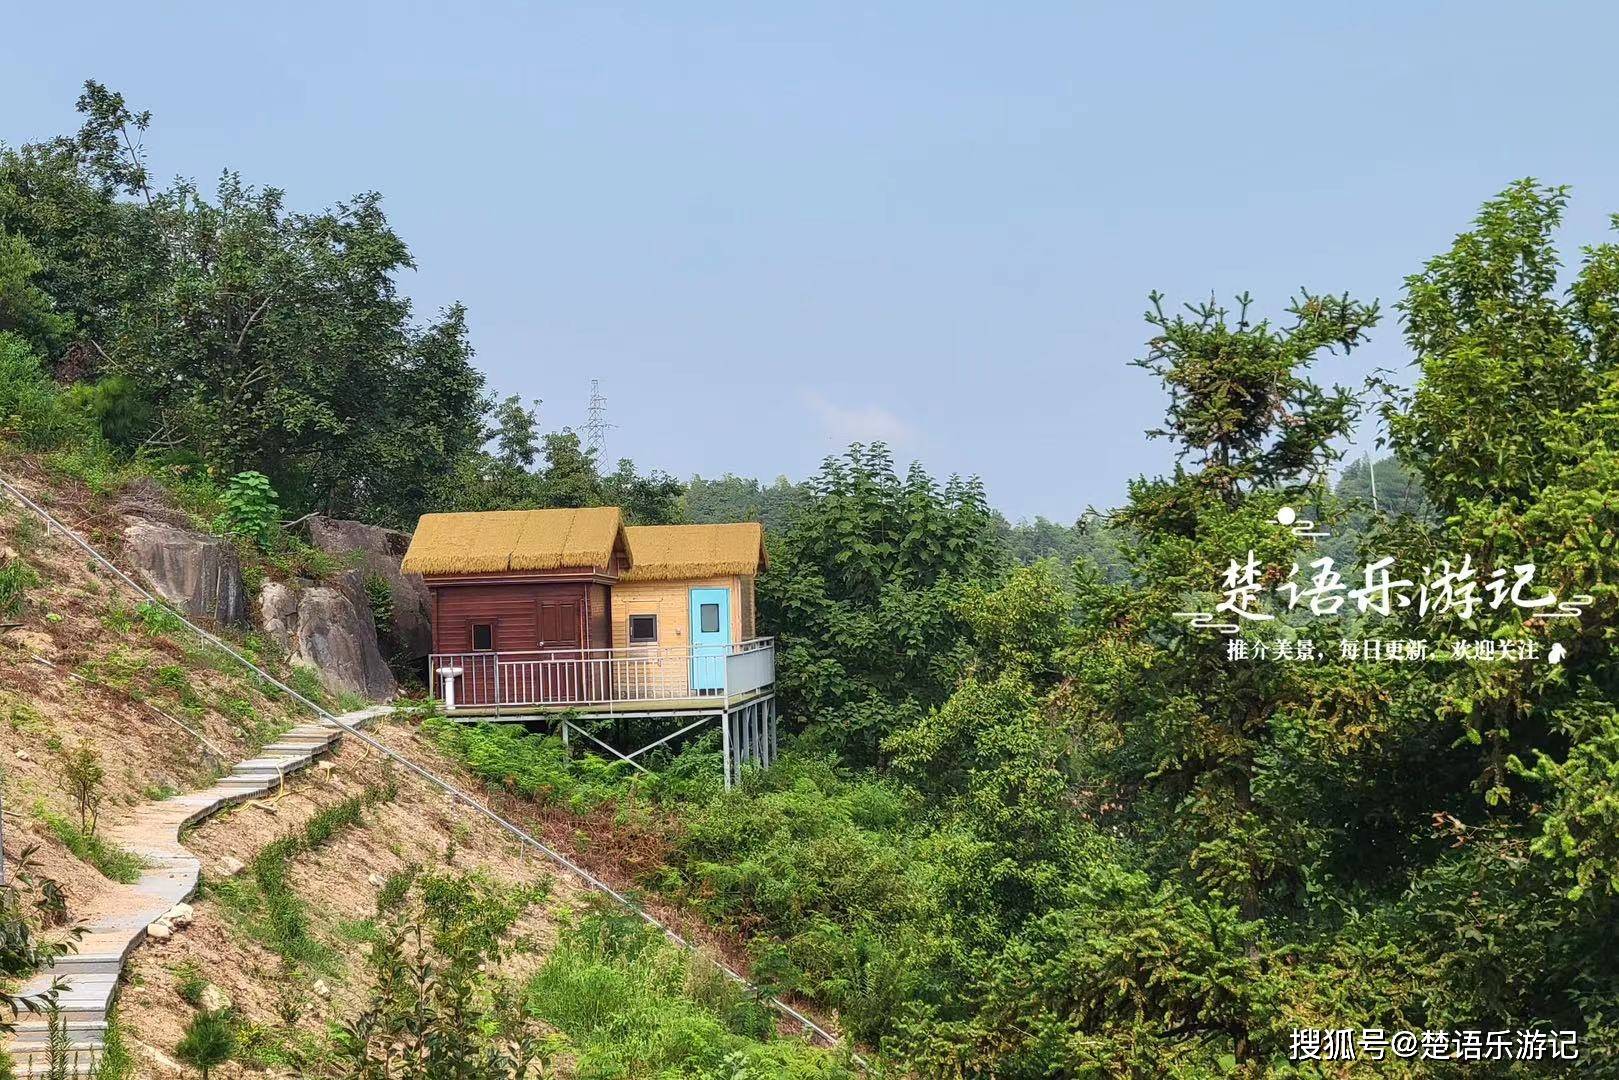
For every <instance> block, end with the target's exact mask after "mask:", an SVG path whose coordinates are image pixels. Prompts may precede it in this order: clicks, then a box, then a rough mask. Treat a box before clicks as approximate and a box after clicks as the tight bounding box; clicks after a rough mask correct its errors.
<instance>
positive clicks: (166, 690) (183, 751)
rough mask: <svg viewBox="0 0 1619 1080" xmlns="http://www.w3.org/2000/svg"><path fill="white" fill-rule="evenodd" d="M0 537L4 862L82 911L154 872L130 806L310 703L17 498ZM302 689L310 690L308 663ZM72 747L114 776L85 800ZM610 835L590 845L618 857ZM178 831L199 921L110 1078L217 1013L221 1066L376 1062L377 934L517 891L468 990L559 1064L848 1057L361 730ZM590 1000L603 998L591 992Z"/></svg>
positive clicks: (138, 1014) (585, 1067)
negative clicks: (97, 560)
mask: <svg viewBox="0 0 1619 1080" xmlns="http://www.w3.org/2000/svg"><path fill="white" fill-rule="evenodd" d="M8 475H14V473H12V472H10V471H9V467H8ZM25 490H27V492H28V494H29V495H30V497H31V498H35V499H37V500H39V501H41V502H42V503H44V504H46V505H49V506H50V507H51V508H52V512H53V513H55V514H57V515H58V516H59V517H61V518H62V519H63V520H65V521H70V522H72V524H73V527H74V528H75V529H76V530H78V531H81V533H83V534H86V535H89V536H91V537H92V538H93V539H94V538H96V537H97V535H98V534H99V536H100V538H101V539H102V540H104V541H106V540H110V539H111V536H112V529H113V522H112V521H111V520H110V519H109V518H108V516H107V511H106V506H107V499H105V498H98V497H97V496H95V495H94V494H93V493H91V492H90V491H88V490H87V489H84V488H82V487H79V486H76V485H73V484H70V483H67V482H61V481H58V480H55V479H48V478H47V477H45V476H44V475H43V474H40V473H37V472H36V473H34V474H33V476H32V477H31V479H29V480H28V481H27V482H26V484H25ZM0 552H3V553H4V555H5V562H6V564H7V565H8V566H10V567H12V568H13V569H12V570H11V574H12V575H13V580H14V581H16V582H17V583H18V587H17V589H16V590H15V592H14V595H15V597H16V603H15V604H13V605H12V607H13V609H14V614H11V615H8V616H6V617H5V618H4V619H3V620H0V622H3V623H4V624H5V625H4V628H3V629H0V687H3V690H0V739H3V742H0V746H3V750H4V753H3V756H0V769H3V773H0V791H3V794H4V796H5V805H6V819H5V825H6V828H5V851H6V854H7V858H8V861H9V862H10V863H11V865H13V866H15V865H16V862H17V860H18V859H19V857H20V856H21V855H22V854H23V852H24V851H25V850H27V849H34V850H33V853H32V855H31V861H32V863H33V865H34V869H33V874H34V876H35V877H36V878H37V879H46V878H48V879H51V880H53V881H56V882H59V883H60V884H61V887H62V891H63V893H64V895H65V901H66V905H65V906H66V912H65V914H66V916H67V922H68V923H69V924H71V923H72V922H73V921H74V920H75V919H77V918H78V917H79V916H80V915H81V914H82V913H83V912H84V911H86V910H87V909H89V908H90V907H91V906H93V904H94V902H95V900H96V898H97V897H98V896H100V895H103V894H104V893H105V892H106V891H107V890H108V889H109V888H110V887H111V886H112V881H113V880H115V879H121V880H128V879H129V877H130V876H131V875H134V874H138V873H139V872H140V866H139V863H138V860H134V859H133V858H132V857H131V856H130V855H129V853H127V852H122V851H120V850H118V849H117V848H116V846H115V845H112V844H110V843H109V842H108V839H107V838H108V837H109V836H115V835H117V833H118V825H119V823H120V821H122V820H126V819H127V818H128V817H129V816H130V815H131V813H132V812H133V811H134V810H135V809H136V808H137V807H142V806H147V805H150V804H152V803H153V802H154V801H161V800H164V799H168V798H172V797H174V796H175V795H176V794H178V793H183V792H188V791H194V790H196V789H198V788H201V787H205V786H207V785H208V784H210V783H211V782H213V780H214V779H215V777H217V776H218V775H220V774H221V773H222V772H223V771H225V770H226V769H228V768H229V767H230V766H231V765H232V764H234V763H235V762H236V761H239V760H243V759H247V758H251V757H253V756H254V755H255V754H257V753H258V752H259V751H260V749H261V748H263V747H264V746H266V745H267V744H269V743H272V742H273V741H274V740H275V739H276V737H277V736H278V735H279V734H280V733H281V732H283V731H285V730H287V729H288V728H290V727H291V726H292V725H293V724H294V723H297V722H300V721H303V720H306V719H308V716H307V713H305V712H303V711H302V710H301V707H300V706H298V705H297V704H296V703H295V702H293V701H292V700H291V699H290V698H289V697H288V696H287V695H285V694H284V693H282V692H280V691H278V690H276V689H275V688H274V687H272V686H270V685H269V684H267V683H265V682H264V681H263V680H262V679H260V678H258V677H257V676H255V675H253V674H252V673H251V672H250V671H248V670H247V669H245V668H244V667H242V666H241V665H240V664H239V663H237V662H235V661H233V660H231V659H229V658H228V657H226V656H225V655H224V654H222V653H220V652H219V651H218V650H217V649H213V648H211V647H209V646H206V645H205V644H204V643H202V642H201V641H200V639H197V638H196V637H195V636H194V635H192V634H191V633H190V632H189V631H188V630H186V629H185V628H184V627H183V626H182V625H181V624H180V623H179V622H178V620H176V619H174V618H173V617H172V616H171V615H169V614H168V613H167V612H165V611H164V610H163V609H161V608H158V607H155V606H153V605H150V604H144V603H142V602H141V601H140V600H139V598H138V597H136V596H134V595H132V594H131V593H130V591H129V590H128V589H127V587H126V586H123V585H122V584H121V583H120V582H118V581H117V580H116V579H115V578H114V577H113V576H112V575H110V574H108V573H106V572H105V571H104V570H102V569H99V568H98V567H97V566H96V565H95V564H94V563H93V562H91V561H89V560H87V559H86V558H85V557H84V554H83V552H82V551H79V550H78V549H77V548H74V547H72V546H71V545H70V544H68V543H67V542H66V541H65V540H64V539H63V538H61V537H60V536H57V535H54V534H51V533H48V532H47V531H46V530H44V529H43V528H42V527H41V526H40V525H39V524H38V523H37V521H36V520H35V519H33V518H31V517H29V516H28V515H26V514H25V513H23V512H21V511H20V509H19V508H18V507H17V506H16V505H15V504H13V503H10V502H4V501H0ZM17 567H21V568H23V569H22V570H20V571H19V570H17V569H16V568H17ZM232 644H233V646H235V647H239V648H241V649H242V650H243V651H245V652H247V653H248V654H249V655H251V656H253V658H254V659H255V660H256V661H258V662H261V663H262V664H263V665H265V666H266V667H267V668H268V669H270V670H272V671H273V672H275V673H276V674H277V675H278V677H281V678H287V679H296V678H298V677H297V676H296V674H295V673H294V672H293V671H292V670H290V669H289V668H288V667H287V665H286V664H285V661H284V658H282V657H280V656H277V655H275V654H274V650H273V649H271V648H270V647H269V646H267V645H266V644H265V643H264V642H263V641H262V640H259V639H258V638H257V637H256V635H253V634H244V635H237V636H235V637H234V638H233V640H232ZM298 685H299V689H300V692H304V691H305V690H306V689H308V691H309V692H310V693H317V692H318V691H317V690H316V689H315V688H313V687H311V686H309V685H308V680H307V679H305V680H304V681H303V682H300V683H298ZM375 737H377V738H378V739H379V740H381V741H383V742H384V743H386V744H387V745H389V746H392V747H395V748H397V749H399V750H400V751H401V752H403V753H404V754H406V755H407V756H408V757H409V759H410V760H412V761H413V762H415V763H417V764H419V765H420V766H422V767H423V768H425V769H427V770H429V771H431V772H433V773H434V774H436V775H439V776H441V777H444V778H445V779H448V780H450V781H451V782H453V783H458V784H461V785H464V786H466V787H467V788H468V789H473V788H474V787H475V781H474V778H472V777H471V776H469V775H467V774H466V773H465V772H464V771H463V770H462V769H461V767H460V766H459V765H457V764H456V763H455V762H453V761H451V760H450V759H449V758H447V757H446V756H445V755H444V754H443V753H441V752H440V751H439V750H438V749H437V748H436V746H435V744H434V742H433V741H432V740H431V739H429V738H428V737H426V736H424V735H423V734H422V733H420V732H419V731H418V730H417V729H416V727H415V726H414V724H413V723H412V722H411V721H410V720H408V719H404V718H397V719H393V720H390V721H386V722H382V723H380V724H379V726H378V727H377V729H376V730H375ZM75 761H77V762H79V763H80V764H81V765H82V764H83V763H85V762H90V763H93V765H94V766H95V768H96V769H98V770H99V773H100V775H99V778H97V779H95V780H94V781H93V782H92V783H90V785H89V789H90V790H89V797H88V798H87V800H86V804H87V805H86V807H84V808H82V809H86V810H87V812H86V813H85V814H83V815H81V812H80V811H81V806H80V802H79V800H78V799H77V798H75V796H74V794H73V792H72V788H73V783H72V779H71V778H72V776H73V775H75V769H74V766H73V764H72V763H73V762H75ZM81 773H82V770H81ZM532 824H533V827H535V828H546V827H547V825H546V823H545V822H543V821H536V822H534V823H532ZM578 824H579V823H578V822H576V823H575V827H577V825H578ZM549 831H551V832H557V831H566V830H559V829H557V828H552V829H550V830H549ZM602 841H603V842H602V843H600V844H597V845H594V848H595V850H594V852H593V854H595V855H596V856H597V858H601V857H602V855H603V854H604V853H609V852H611V850H612V846H613V845H612V843H611V840H610V838H608V837H602ZM183 842H184V844H185V846H186V847H187V849H188V850H189V851H191V852H192V853H194V854H195V855H197V856H198V857H199V858H200V860H201V862H202V887H201V889H200V892H199V894H198V896H197V898H196V899H195V901H194V912H193V915H192V919H191V921H190V923H189V925H185V926H183V927H182V928H180V929H178V930H177V931H176V932H175V933H174V934H173V936H172V937H169V938H167V939H166V940H161V941H160V940H149V941H147V942H146V943H145V944H144V945H143V946H142V947H141V948H139V949H138V950H137V951H136V952H135V953H134V954H133V955H132V956H131V957H130V958H129V961H128V963H127V964H126V965H125V968H124V971H123V976H122V988H121V994H120V997H119V1001H120V1003H119V1007H118V1011H117V1014H116V1017H115V1019H114V1022H113V1024H112V1025H111V1030H110V1033H109V1036H108V1047H107V1052H106V1055H105V1058H104V1060H103V1063H102V1073H101V1075H102V1076H103V1077H106V1078H112V1077H118V1076H139V1077H148V1076H150V1077H179V1076H188V1075H195V1071H194V1070H193V1069H191V1068H190V1067H189V1066H187V1065H184V1064H182V1063H181V1060H180V1059H181V1058H182V1057H183V1056H184V1055H183V1054H182V1052H181V1050H180V1047H181V1046H182V1044H183V1043H184V1041H185V1036H186V1033H187V1029H188V1028H189V1027H191V1026H192V1025H193V1024H194V1023H196V1021H197V1017H198V1016H199V1014H200V1013H202V1012H204V1011H218V1010H225V1014H226V1015H228V1017H229V1020H230V1024H231V1027H232V1029H233V1031H234V1035H235V1050H234V1054H233V1056H234V1060H235V1064H233V1065H232V1066H230V1068H231V1069H234V1070H240V1071H241V1072H242V1073H243V1074H246V1075H261V1074H262V1075H330V1076H350V1075H362V1073H361V1072H359V1071H356V1066H355V1065H354V1064H353V1063H352V1062H351V1061H348V1060H345V1059H344V1058H343V1054H342V1051H341V1044H342V1036H341V1032H342V1031H343V1030H344V1029H345V1028H346V1027H347V1028H350V1029H352V1028H353V1027H354V1026H355V1025H356V1024H357V1023H360V1022H361V1021H362V1019H363V1018H367V1015H368V1010H369V1011H371V1012H374V1011H375V1009H374V1006H375V1004H376V999H375V997H374V996H373V994H372V990H373V988H374V986H375V985H376V978H377V972H378V971H379V970H381V969H380V968H378V967H377V965H376V963H374V962H373V957H374V956H375V955H381V956H383V957H386V956H387V955H388V953H387V950H386V949H380V948H379V946H381V945H385V944H387V943H388V942H389V941H390V940H393V939H395V938H396V937H397V935H399V934H400V933H405V934H407V935H408V933H409V932H410V931H412V930H416V931H420V930H421V928H422V927H423V926H424V925H426V924H427V922H430V921H431V918H432V916H431V915H430V914H424V913H426V912H430V911H431V910H433V909H432V908H431V907H430V905H431V904H434V903H438V904H440V905H442V904H443V903H444V902H445V898H444V896H443V895H442V894H444V893H446V892H450V893H458V894H461V895H463V896H472V897H477V898H481V899H483V900H484V901H486V902H487V906H489V907H491V908H499V907H502V906H506V905H510V906H511V908H512V917H511V918H510V919H509V920H508V921H507V922H506V923H504V924H502V925H501V926H500V934H499V937H500V945H499V948H498V950H497V952H498V957H497V960H498V962H496V963H491V964H490V965H488V967H489V968H490V970H489V972H488V973H487V977H488V978H489V979H491V980H493V979H498V980H500V983H499V987H500V993H499V994H493V993H492V991H493V989H494V984H493V983H484V982H480V983H479V985H480V986H481V990H480V991H479V992H480V994H483V995H486V996H488V997H489V1000H488V1001H486V1004H489V1005H494V1004H497V1003H504V1004H505V1006H506V1007H508V1008H509V1009H510V1010H512V1011H514V1012H515V1013H517V1014H520V1015H519V1016H518V1018H517V1021H516V1022H518V1023H520V1024H521V1025H522V1026H523V1027H524V1028H525V1030H529V1031H531V1032H532V1033H534V1035H535V1037H536V1038H537V1039H538V1040H539V1041H538V1042H536V1043H535V1049H536V1053H537V1054H538V1057H539V1059H541V1060H544V1061H547V1062H549V1063H550V1070H549V1071H548V1072H547V1073H546V1075H564V1076H565V1075H576V1074H577V1075H581V1076H585V1075H623V1074H628V1075H634V1074H637V1073H639V1072H640V1071H642V1070H649V1071H656V1070H661V1069H674V1070H677V1072H678V1074H680V1075H701V1074H702V1073H703V1070H705V1069H708V1068H710V1067H715V1068H717V1067H719V1066H720V1065H721V1063H723V1062H727V1061H732V1062H735V1063H747V1062H754V1063H756V1064H757V1065H758V1066H759V1067H760V1068H761V1069H763V1070H765V1071H764V1073H763V1074H764V1075H802V1076H844V1075H849V1074H848V1072H847V1070H845V1069H844V1068H843V1067H841V1066H839V1065H837V1064H836V1063H835V1062H834V1060H833V1059H832V1057H831V1056H830V1055H828V1054H827V1053H825V1052H822V1051H817V1050H811V1049H809V1048H807V1047H806V1046H805V1045H804V1044H803V1043H802V1042H801V1041H800V1040H799V1039H798V1038H796V1037H791V1036H789V1035H788V1034H787V1033H786V1032H784V1031H781V1030H778V1027H777V1025H776V1023H775V1021H774V1019H773V1018H772V1016H771V1015H770V1014H768V1013H767V1012H766V1011H765V1010H764V1009H763V1007H762V1006H761V1005H760V1004H759V1003H758V1002H754V1001H750V1000H748V999H747V997H746V996H745V995H743V994H742V993H741V992H740V991H739V990H738V989H737V988H736V987H735V986H734V985H732V984H731V983H730V982H729V981H728V980H727V979H725V978H724V977H723V975H721V974H720V973H719V972H718V969H716V968H714V967H713V966H712V965H711V964H709V963H707V962H706V961H703V960H700V959H695V958H691V957H687V956H685V955H684V954H680V953H678V952H677V951H676V950H673V949H671V948H670V947H668V946H667V945H666V944H665V943H663V942H662V941H661V939H660V938H659V936H658V935H656V934H648V933H646V932H645V930H644V927H641V926H640V924H639V923H638V921H637V920H634V919H632V918H629V917H627V916H625V915H624V914H623V913H622V912H619V913H616V914H615V913H612V912H603V911H601V910H599V905H598V903H597V902H596V900H595V898H594V897H593V896H592V895H587V894H586V891H585V889H584V888H583V887H582V886H581V885H580V884H579V882H578V881H577V880H576V879H574V878H572V877H570V876H567V875H565V874H560V875H559V873H558V872H557V869H556V867H555V866H553V865H551V864H549V863H548V862H546V861H544V860H543V858H542V857H538V856H536V855H534V854H533V853H532V852H529V850H528V849H526V848H524V847H522V846H520V845H519V844H517V843H516V841H515V840H514V839H513V838H512V837H511V836H510V835H509V834H507V833H505V832H503V831H501V830H500V829H499V828H498V827H496V826H495V825H493V824H492V823H491V822H489V821H488V820H487V819H485V818H483V817H482V816H481V815H478V814H476V813H475V812H473V811H472V810H471V809H470V808H469V807H467V806H465V805H463V804H458V803H456V802H454V801H453V800H450V799H447V798H446V797H445V795H444V794H443V793H442V791H440V790H439V789H436V788H433V787H432V786H430V785H429V784H427V783H425V782H424V781H422V780H421V779H419V778H417V777H414V776H412V775H410V774H409V773H406V772H402V771H401V770H399V769H397V768H395V767H393V766H392V765H391V764H390V763H389V762H388V761H387V759H386V758H385V757H384V755H382V754H380V753H378V752H377V751H375V750H373V749H371V748H368V747H366V746H364V745H362V744H358V743H355V742H354V741H353V740H352V739H351V740H348V741H347V743H346V744H344V745H342V746H340V747H339V748H338V749H337V751H336V752H335V754H334V755H333V756H332V757H331V758H329V759H328V761H327V763H326V764H325V765H323V766H322V767H320V768H317V769H314V770H311V771H310V772H309V773H307V774H303V775H299V776H295V777H291V778H289V779H288V780H287V781H286V783H285V785H284V787H282V788H281V789H279V790H278V791H277V792H276V793H275V794H273V795H265V796H263V797H260V798H256V799H253V800H250V801H248V802H246V803H245V804H243V805H240V806H237V807H234V808H232V809H230V810H228V811H226V812H223V813H220V814H218V815H216V816H214V817H212V818H209V819H208V820H206V821H204V822H202V823H201V824H200V825H199V826H198V827H196V828H195V829H193V830H190V831H188V832H187V833H186V834H185V836H184V837H183ZM435 890H437V894H438V895H437V897H436V899H435V898H434V894H435ZM413 913H415V914H414V915H413ZM479 917H481V916H479ZM424 920H426V922H424ZM497 921H498V920H497ZM58 933H60V931H58ZM478 978H479V979H480V980H482V979H484V976H483V975H479V976H478ZM590 995H597V996H598V997H597V999H596V1000H595V1001H594V1004H592V1005H591V1007H590V1008H588V1009H586V1010H584V1011H581V1010H580V1009H579V1007H578V1003H579V1002H580V1001H582V1000H587V999H589V998H590ZM369 1019H370V1020H374V1019H375V1017H374V1016H372V1017H369ZM784 1036H785V1037H784ZM626 1070H628V1072H627V1073H626Z"/></svg>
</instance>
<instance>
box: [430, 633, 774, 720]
mask: <svg viewBox="0 0 1619 1080" xmlns="http://www.w3.org/2000/svg"><path fill="white" fill-rule="evenodd" d="M430 665H431V666H430V668H429V671H430V672H431V677H432V692H433V697H434V698H436V699H437V700H439V701H442V702H443V703H444V711H445V713H446V714H447V715H450V716H453V717H462V716H464V717H469V718H470V717H489V716H501V715H511V714H513V713H515V712H517V711H519V710H522V711H524V712H528V713H531V714H549V713H560V712H576V713H581V714H587V715H617V716H622V715H626V714H630V713H637V712H639V713H644V714H646V715H657V716H663V715H675V714H679V713H700V712H716V713H717V712H723V711H725V710H727V709H729V708H734V707H736V706H737V705H739V704H742V703H744V702H746V701H751V700H754V699H756V698H759V697H764V696H768V695H769V694H770V693H771V692H772V691H773V689H774V687H775V683H776V644H775V641H774V640H773V639H771V638H755V639H754V640H752V641H743V642H737V643H735V644H730V645H698V646H690V647H673V648H672V647H663V646H650V647H631V648H627V649H560V650H551V651H542V652H522V653H499V652H473V653H435V654H434V655H433V656H432V658H431V660H430Z"/></svg>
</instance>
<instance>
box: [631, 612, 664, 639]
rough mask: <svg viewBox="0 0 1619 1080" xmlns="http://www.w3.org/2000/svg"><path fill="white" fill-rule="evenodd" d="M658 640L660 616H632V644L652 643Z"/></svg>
mask: <svg viewBox="0 0 1619 1080" xmlns="http://www.w3.org/2000/svg"><path fill="white" fill-rule="evenodd" d="M657 640H658V617H657V616H656V615H631V616H630V644H631V645H651V644H653V643H655V642H656V641H657Z"/></svg>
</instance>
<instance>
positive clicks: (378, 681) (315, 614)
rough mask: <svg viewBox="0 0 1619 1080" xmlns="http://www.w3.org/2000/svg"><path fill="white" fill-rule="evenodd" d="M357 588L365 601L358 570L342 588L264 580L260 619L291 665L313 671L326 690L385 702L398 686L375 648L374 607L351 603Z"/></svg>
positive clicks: (345, 579) (344, 578) (345, 577)
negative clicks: (290, 660) (300, 665)
mask: <svg viewBox="0 0 1619 1080" xmlns="http://www.w3.org/2000/svg"><path fill="white" fill-rule="evenodd" d="M356 579H358V580H356ZM356 589H358V591H359V595H360V596H362V597H363V596H364V593H365V584H364V579H363V578H362V577H361V575H360V573H359V571H357V570H350V571H348V572H347V573H345V574H343V575H342V580H341V584H338V585H314V584H309V585H303V584H296V583H294V584H284V583H282V582H279V581H270V582H266V583H265V585H264V588H263V589H262V590H260V592H259V619H260V622H261V623H262V624H263V626H264V632H265V634H266V635H267V636H268V637H269V638H270V640H272V641H274V642H275V643H276V644H277V645H280V646H281V647H282V648H283V649H285V650H286V651H287V655H288V656H289V657H290V658H291V659H292V662H293V663H295V664H305V665H307V666H309V667H312V668H314V669H315V672H316V674H318V675H319V676H320V681H321V684H322V685H323V686H325V687H326V689H328V690H330V691H332V692H333V693H334V694H343V693H349V694H359V695H360V696H362V697H364V698H365V699H367V700H368V701H386V700H388V699H389V698H391V697H393V696H394V694H395V693H397V692H398V690H399V685H398V683H396V682H395V681H394V676H393V672H392V671H390V670H389V669H388V663H387V661H385V660H384V659H383V658H382V650H381V649H379V648H378V647H377V626H376V623H375V622H374V621H373V620H372V618H371V608H370V607H369V606H368V605H367V604H365V603H364V602H363V601H362V602H360V603H356V602H355V600H354V599H353V595H354V591H355V590H356Z"/></svg>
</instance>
